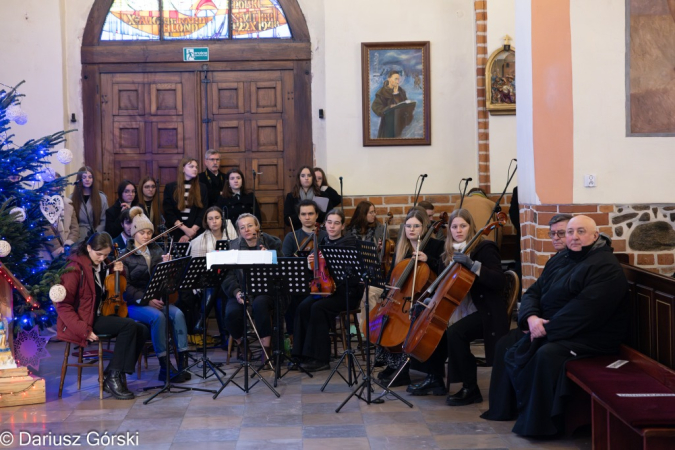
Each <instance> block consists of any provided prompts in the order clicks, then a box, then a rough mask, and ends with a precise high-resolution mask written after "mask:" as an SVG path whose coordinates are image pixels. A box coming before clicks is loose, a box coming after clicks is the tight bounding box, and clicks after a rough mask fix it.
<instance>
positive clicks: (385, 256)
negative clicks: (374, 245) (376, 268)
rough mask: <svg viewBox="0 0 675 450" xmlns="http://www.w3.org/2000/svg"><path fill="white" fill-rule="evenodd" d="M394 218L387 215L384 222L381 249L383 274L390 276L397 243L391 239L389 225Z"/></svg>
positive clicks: (389, 214)
mask: <svg viewBox="0 0 675 450" xmlns="http://www.w3.org/2000/svg"><path fill="white" fill-rule="evenodd" d="M393 218H394V215H393V214H392V213H391V211H390V212H388V213H387V219H386V220H385V221H384V234H383V236H382V247H381V248H380V263H381V264H382V272H383V273H384V274H388V273H389V271H390V270H391V257H392V255H393V254H394V248H395V247H396V243H395V242H394V240H393V239H389V225H391V221H392V219H393Z"/></svg>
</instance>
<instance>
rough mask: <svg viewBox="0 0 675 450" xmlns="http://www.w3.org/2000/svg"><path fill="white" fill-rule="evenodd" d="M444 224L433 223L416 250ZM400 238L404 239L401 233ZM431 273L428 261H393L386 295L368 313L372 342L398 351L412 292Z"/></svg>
mask: <svg viewBox="0 0 675 450" xmlns="http://www.w3.org/2000/svg"><path fill="white" fill-rule="evenodd" d="M445 214H446V216H447V213H445ZM443 223H444V222H443V220H439V221H437V222H434V224H433V226H431V227H430V228H429V230H428V231H427V232H426V234H425V235H424V238H423V239H422V240H421V241H420V240H418V249H417V251H418V252H419V251H420V250H424V248H425V247H426V245H427V243H428V242H429V239H431V237H432V236H433V235H434V234H436V233H437V232H438V230H439V229H440V227H441V225H442V224H443ZM401 239H407V238H406V237H405V235H402V236H401ZM411 274H412V275H413V276H412V277H410V275H411ZM431 276H432V272H431V269H430V268H429V266H428V265H427V263H425V262H421V261H418V260H417V258H406V259H404V260H402V261H401V262H399V263H398V264H396V266H395V267H394V270H393V271H392V273H391V279H390V285H391V287H390V289H389V291H388V292H387V296H386V297H385V298H384V299H383V300H382V302H380V304H379V305H378V306H377V307H375V308H373V310H372V311H371V313H370V317H369V321H370V341H371V342H372V343H373V344H376V345H380V346H382V347H385V348H387V349H389V350H390V351H393V352H397V351H400V350H399V349H400V345H401V344H402V343H403V341H404V340H405V337H406V335H407V333H408V329H409V328H410V306H411V305H412V304H413V303H414V301H415V295H416V294H419V293H420V292H422V290H423V289H424V288H425V287H426V286H427V284H428V282H429V280H430V278H431Z"/></svg>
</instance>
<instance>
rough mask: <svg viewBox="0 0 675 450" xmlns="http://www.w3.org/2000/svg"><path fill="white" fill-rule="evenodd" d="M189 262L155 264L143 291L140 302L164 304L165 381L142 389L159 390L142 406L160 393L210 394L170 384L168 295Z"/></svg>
mask: <svg viewBox="0 0 675 450" xmlns="http://www.w3.org/2000/svg"><path fill="white" fill-rule="evenodd" d="M189 262H190V258H180V259H174V260H172V261H167V262H162V263H159V264H157V266H155V270H153V272H152V277H151V278H150V281H149V282H148V286H147V288H146V289H145V295H143V299H142V300H147V301H150V300H152V299H155V298H161V299H162V301H163V302H164V317H165V319H166V336H165V337H166V346H167V349H166V355H164V357H165V358H166V379H165V381H164V385H162V386H150V387H145V388H143V390H144V391H147V390H150V389H160V390H159V391H158V392H156V393H155V394H154V395H152V396H151V397H150V398H148V399H147V400H146V401H144V402H143V404H144V405H147V404H148V403H149V402H150V401H151V400H152V399H153V398H155V397H157V396H158V395H159V394H161V393H162V392H168V393H170V394H171V393H175V394H178V393H181V392H185V391H203V392H211V391H208V390H206V389H200V388H193V387H184V386H179V387H176V386H174V385H173V384H171V380H170V378H171V370H169V368H170V367H171V361H170V358H169V348H168V347H169V325H170V323H171V322H170V321H171V317H169V294H171V293H173V292H176V290H177V288H178V280H179V279H180V278H181V275H182V274H183V272H185V267H186V266H187V264H188V263H189ZM172 388H177V389H180V390H179V391H172V390H171V389H172Z"/></svg>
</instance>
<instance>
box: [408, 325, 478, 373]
mask: <svg viewBox="0 0 675 450" xmlns="http://www.w3.org/2000/svg"><path fill="white" fill-rule="evenodd" d="M482 337H483V321H482V319H481V317H480V314H479V313H478V312H475V313H473V314H469V315H468V316H466V317H463V318H462V319H460V320H458V321H457V322H455V323H453V324H452V325H450V327H448V329H447V330H446V332H445V339H444V338H441V342H440V343H439V344H438V347H436V350H434V352H433V353H432V354H431V356H430V357H429V359H428V360H427V361H425V362H424V363H420V362H417V363H413V365H412V368H413V369H415V370H419V371H421V372H426V373H428V374H430V375H436V376H438V377H441V378H442V377H444V375H445V367H444V365H445V360H446V358H447V360H448V379H449V380H450V383H465V384H467V385H470V384H476V381H477V379H478V369H477V366H476V358H475V357H474V356H473V353H471V342H472V341H474V340H476V339H480V338H482Z"/></svg>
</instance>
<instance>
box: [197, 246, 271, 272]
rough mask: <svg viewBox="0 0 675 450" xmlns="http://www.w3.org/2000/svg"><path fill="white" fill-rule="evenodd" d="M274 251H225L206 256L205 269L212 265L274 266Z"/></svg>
mask: <svg viewBox="0 0 675 450" xmlns="http://www.w3.org/2000/svg"><path fill="white" fill-rule="evenodd" d="M276 263H277V251H276V250H227V251H215V252H209V253H207V254H206V268H207V269H209V270H210V269H211V266H212V265H214V264H215V265H255V264H276Z"/></svg>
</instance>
